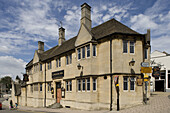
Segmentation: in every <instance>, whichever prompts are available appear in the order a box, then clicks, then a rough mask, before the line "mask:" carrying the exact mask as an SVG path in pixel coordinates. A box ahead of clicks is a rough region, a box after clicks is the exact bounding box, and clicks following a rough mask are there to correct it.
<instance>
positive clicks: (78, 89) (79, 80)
mask: <svg viewBox="0 0 170 113" xmlns="http://www.w3.org/2000/svg"><path fill="white" fill-rule="evenodd" d="M79 85H80V86H79ZM77 91H78V92H80V91H81V79H77Z"/></svg>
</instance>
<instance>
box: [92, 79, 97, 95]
mask: <svg viewBox="0 0 170 113" xmlns="http://www.w3.org/2000/svg"><path fill="white" fill-rule="evenodd" d="M94 80H95V82H94ZM94 84H95V88H96V89H95V90H94ZM95 91H97V78H93V92H95Z"/></svg>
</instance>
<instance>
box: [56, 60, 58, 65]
mask: <svg viewBox="0 0 170 113" xmlns="http://www.w3.org/2000/svg"><path fill="white" fill-rule="evenodd" d="M56 67H58V59H56Z"/></svg>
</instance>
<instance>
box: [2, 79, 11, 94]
mask: <svg viewBox="0 0 170 113" xmlns="http://www.w3.org/2000/svg"><path fill="white" fill-rule="evenodd" d="M11 82H12V78H11V77H10V76H5V77H3V78H1V80H0V83H2V84H5V85H6V88H7V90H8V91H9V90H10V88H12V84H11Z"/></svg>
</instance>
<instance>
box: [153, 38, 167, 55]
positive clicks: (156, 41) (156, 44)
mask: <svg viewBox="0 0 170 113" xmlns="http://www.w3.org/2000/svg"><path fill="white" fill-rule="evenodd" d="M151 43H152V48H153V49H152V51H154V50H160V51H166V52H168V53H170V48H169V45H170V36H169V35H165V36H161V37H159V38H153V39H152V40H151Z"/></svg>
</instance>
